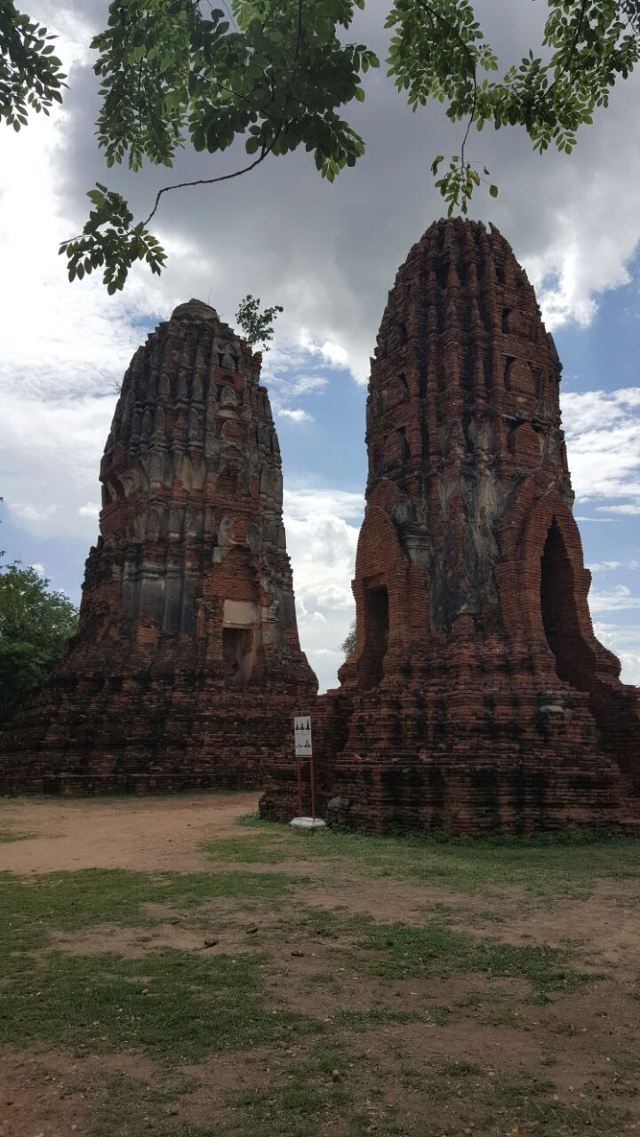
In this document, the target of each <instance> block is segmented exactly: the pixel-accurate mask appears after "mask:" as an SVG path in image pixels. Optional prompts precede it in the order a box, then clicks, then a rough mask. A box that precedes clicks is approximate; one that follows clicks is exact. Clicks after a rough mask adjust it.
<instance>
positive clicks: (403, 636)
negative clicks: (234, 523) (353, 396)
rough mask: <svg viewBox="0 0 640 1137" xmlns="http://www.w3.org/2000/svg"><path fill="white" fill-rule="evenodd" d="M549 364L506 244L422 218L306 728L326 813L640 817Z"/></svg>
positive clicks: (522, 821)
mask: <svg viewBox="0 0 640 1137" xmlns="http://www.w3.org/2000/svg"><path fill="white" fill-rule="evenodd" d="M560 370H561V367H560V362H559V360H558V357H557V354H556V351H555V347H554V344H553V341H552V339H551V337H550V336H549V335H547V333H546V332H545V329H544V325H543V323H542V320H541V317H540V312H539V309H538V306H537V303H536V299H535V295H534V292H533V289H532V287H531V285H530V284H529V282H528V281H527V278H526V276H525V273H524V272H523V270H522V269H521V268H520V266H519V265H518V263H517V261H516V259H515V257H514V255H513V253H512V251H511V249H510V247H509V245H508V244H507V242H506V241H505V240H504V238H503V237H502V236H501V235H500V233H498V232H497V230H496V229H493V228H492V229H491V230H490V231H489V232H487V231H486V230H485V228H484V226H483V225H481V224H478V223H475V222H470V221H462V220H453V221H441V222H438V223H437V224H434V225H433V226H432V227H431V228H430V229H429V230H428V231H427V233H425V235H424V236H423V238H422V239H421V240H420V241H419V242H418V244H416V245H414V247H413V248H412V249H411V252H410V253H409V256H408V258H407V260H406V262H405V264H404V265H403V266H402V268H401V269H400V270H399V272H398V275H397V277H396V282H395V285H394V288H393V290H392V291H391V293H390V294H389V300H388V304H387V307H386V310H385V313H384V316H383V320H382V325H381V328H380V333H379V335H378V341H377V347H376V353H375V358H374V359H373V360H372V369H371V379H370V384H369V398H368V406H367V447H368V455H369V476H368V483H367V507H366V514H365V519H364V523H363V526H362V530H361V533H360V538H359V544H358V552H357V560H356V575H355V580H354V582H353V591H354V595H355V600H356V613H357V616H356V620H357V646H356V649H355V652H354V653H353V655H352V656H351V658H350V659H349V660H348V661H347V662H346V663H345V664H344V666H343V667H342V670H341V672H340V681H341V687H340V690H339V691H336V692H330V693H329V694H328V695H327V696H325V697H323V698H321V699H320V700H319V704H318V709H317V711H316V716H315V717H316V732H315V733H316V740H317V750H318V752H319V753H318V765H319V768H320V774H321V780H322V790H323V793H324V798H325V802H327V803H328V816H329V818H330V819H333V820H334V821H339V822H343V823H347V824H350V825H353V826H356V827H358V828H362V829H379V830H382V829H385V828H389V827H390V826H393V825H400V826H407V827H418V828H427V829H428V828H445V829H448V830H449V831H451V832H456V833H471V834H473V833H481V832H484V831H487V830H491V829H499V828H502V829H507V830H510V831H533V830H540V829H557V828H562V827H566V826H573V825H582V826H595V825H619V824H622V823H623V822H625V823H626V822H630V821H631V819H632V818H633V817H634V816H635V818H636V819H637V821H638V823H640V717H639V716H638V691H637V689H636V688H631V687H628V686H624V685H623V684H621V683H620V681H619V679H618V676H619V672H620V665H619V663H618V661H617V660H616V659H615V657H614V656H613V655H612V654H611V653H610V652H609V651H607V650H606V649H605V648H604V647H602V645H601V644H599V643H598V641H597V640H596V639H595V638H594V635H593V630H592V626H591V620H590V616H589V610H588V606H587V593H588V589H589V584H590V574H589V572H588V571H587V570H585V568H584V565H583V558H582V549H581V543H580V536H579V533H578V529H577V526H576V523H575V521H574V519H573V515H572V512H571V506H572V501H573V494H572V491H571V483H570V478H569V471H568V467H567V457H566V452H565V445H564V441H563V433H562V430H561V426H560V408H559V381H560ZM291 785H292V778H291V774H290V771H289V770H288V769H287V768H286V767H285V766H280V767H278V766H276V767H274V769H273V772H272V777H271V781H270V783H269V786H268V789H267V793H266V795H265V798H264V801H263V811H264V813H265V814H266V815H268V816H279V817H285V816H287V815H289V814H291V812H292V791H291Z"/></svg>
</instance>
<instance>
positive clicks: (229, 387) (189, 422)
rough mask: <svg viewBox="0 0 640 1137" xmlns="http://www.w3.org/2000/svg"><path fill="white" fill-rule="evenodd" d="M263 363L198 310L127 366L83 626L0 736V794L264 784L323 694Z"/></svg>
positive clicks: (163, 330)
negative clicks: (302, 617)
mask: <svg viewBox="0 0 640 1137" xmlns="http://www.w3.org/2000/svg"><path fill="white" fill-rule="evenodd" d="M259 376H260V356H259V355H254V354H252V352H251V350H250V348H249V347H248V345H247V344H246V343H244V342H243V341H242V340H240V339H238V337H237V336H235V335H234V333H233V332H232V331H231V329H230V328H229V327H227V326H226V325H225V324H223V323H221V322H220V320H219V318H218V316H217V314H216V312H215V311H214V310H213V308H210V307H208V306H207V305H206V304H202V303H200V302H199V301H195V300H192V301H190V302H189V303H188V304H183V305H181V306H180V307H179V308H176V310H175V312H174V313H173V315H172V317H171V319H170V320H169V322H168V323H164V324H161V325H160V326H159V327H158V328H156V330H155V331H154V332H153V333H152V334H151V335H150V336H149V338H148V341H147V343H146V345H145V346H144V347H141V348H139V349H138V351H137V352H136V354H135V355H134V357H133V360H132V362H131V365H130V367H129V370H128V371H127V373H126V375H125V378H124V382H123V385H122V393H121V395H120V399H119V400H118V405H117V407H116V411H115V415H114V419H113V425H112V428H111V433H110V435H109V439H108V441H107V446H106V450H105V454H104V458H103V461H102V467H101V474H100V478H101V481H102V487H103V488H102V494H103V508H102V513H101V517H100V537H99V539H98V544H97V546H96V547H95V548H93V549H92V550H91V552H90V554H89V558H88V560H87V565H86V573H85V582H84V586H83V599H82V605H81V610H80V626H79V631H78V634H77V636H76V637H75V638H74V639H73V640H72V641H71V643H70V646H69V648H68V651H67V654H66V656H65V658H64V660H63V662H62V664H61V666H60V667H59V669H58V671H57V673H56V675H55V677H54V679H53V681H52V683H51V684H50V686H49V687H48V688H47V689H46V690H45V692H44V693H43V695H42V696H41V698H40V699H39V700H38V701H37V702H36V703H35V704H34V705H33V706H32V707H31V708H30V709H29V710H26V711H24V712H22V714H20V715H19V717H18V718H17V719H15V720H14V721H13V722H12V723H11V724H10V725H9V726H8V727H7V728H6V729H5V731H4V733H3V734H2V735H0V791H2V790H3V791H4V792H5V793H7V792H9V793H11V792H24V791H31V792H38V793H40V792H45V793H56V792H62V793H76V792H78V793H80V792H108V791H113V790H117V789H133V790H137V791H139V792H144V791H147V790H155V791H158V790H169V789H178V788H182V787H187V786H212V785H214V786H243V785H246V786H249V785H253V786H256V785H260V784H261V780H262V772H261V770H262V766H263V764H264V762H265V761H267V760H269V761H270V760H271V759H272V758H273V757H274V755H278V754H284V753H287V751H288V749H289V744H290V735H291V718H292V715H293V714H294V712H295V711H297V710H298V709H299V708H302V710H303V711H304V710H307V709H308V708H309V705H310V703H311V702H312V700H313V698H314V696H315V693H316V690H317V683H316V680H315V677H314V676H313V673H312V672H311V670H310V668H309V665H308V663H307V660H306V657H305V656H304V655H303V654H302V652H301V650H300V646H299V642H298V632H297V627H296V616H295V607H294V597H293V586H292V578H291V567H290V564H289V558H288V556H287V552H286V545H285V533H284V527H283V523H282V475H281V464H280V452H279V448H278V440H277V437H276V432H275V429H274V425H273V420H272V417H271V410H270V407H269V399H268V395H267V392H266V390H265V388H264V387H261V386H260V385H259Z"/></svg>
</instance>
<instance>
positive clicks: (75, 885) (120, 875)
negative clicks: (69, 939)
mask: <svg viewBox="0 0 640 1137" xmlns="http://www.w3.org/2000/svg"><path fill="white" fill-rule="evenodd" d="M303 879H304V878H299V877H294V876H289V875H286V874H284V873H251V872H211V873H206V872H201V873H157V874H151V873H141V872H127V871H126V870H124V869H83V870H81V871H79V872H57V873H49V874H46V875H44V876H37V877H34V878H29V879H28V880H27V881H25V880H24V878H22V877H19V876H16V875H14V874H12V873H0V910H2V912H3V919H2V921H0V951H3V952H17V951H25V950H27V949H29V948H36V947H42V946H44V945H45V944H46V943H47V941H48V938H49V931H50V930H51V929H54V930H56V931H62V932H75V931H79V930H81V929H82V928H87V927H90V926H91V925H95V924H118V925H124V926H127V927H138V926H140V927H142V926H144V925H145V924H149V923H150V922H151V921H150V917H149V916H148V914H147V913H146V912H145V905H147V904H159V905H164V906H166V907H167V908H168V909H172V908H175V907H180V908H181V909H186V910H187V911H194V910H196V909H197V908H198V907H199V906H201V905H204V904H206V903H207V901H211V900H217V899H222V898H224V899H229V900H235V901H236V902H237V903H238V904H244V905H246V904H250V903H251V902H254V901H272V902H273V901H276V900H278V899H280V898H282V897H284V896H286V895H287V894H288V893H289V892H290V890H291V888H292V887H294V886H295V885H296V884H300V883H302V881H303Z"/></svg>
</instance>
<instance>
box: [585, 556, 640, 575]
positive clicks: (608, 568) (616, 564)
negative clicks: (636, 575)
mask: <svg viewBox="0 0 640 1137" xmlns="http://www.w3.org/2000/svg"><path fill="white" fill-rule="evenodd" d="M587 568H588V569H591V572H615V571H616V570H617V569H638V568H640V561H636V560H634V559H631V560H626V561H595V562H594V563H592V564H588V565H587Z"/></svg>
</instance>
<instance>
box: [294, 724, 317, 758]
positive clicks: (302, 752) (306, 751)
mask: <svg viewBox="0 0 640 1137" xmlns="http://www.w3.org/2000/svg"><path fill="white" fill-rule="evenodd" d="M293 733H294V738H295V747H296V758H310V757H311V755H312V753H313V751H312V749H311V717H310V716H309V715H300V716H299V717H297V718H294V720H293Z"/></svg>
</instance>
